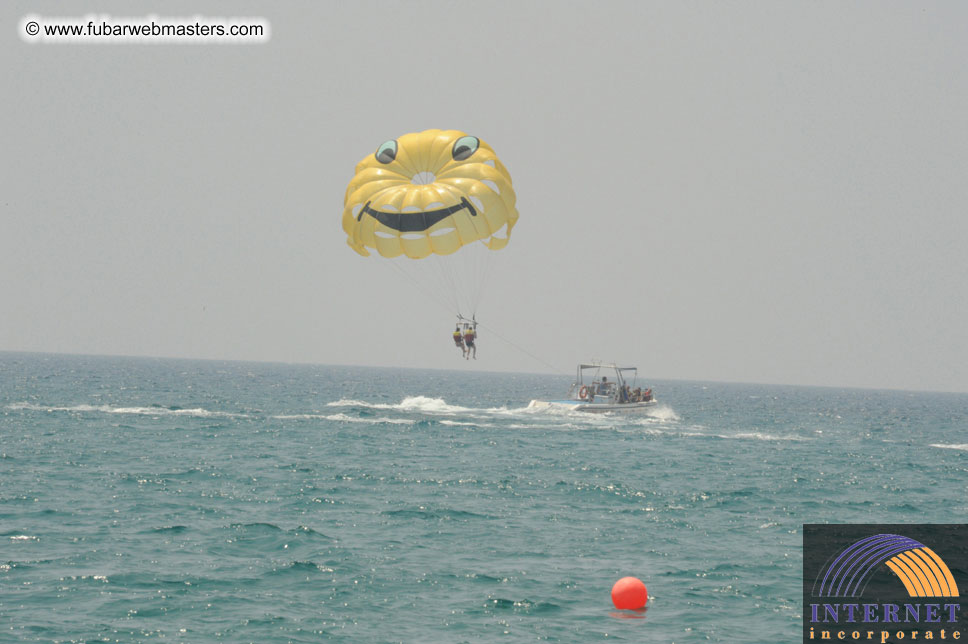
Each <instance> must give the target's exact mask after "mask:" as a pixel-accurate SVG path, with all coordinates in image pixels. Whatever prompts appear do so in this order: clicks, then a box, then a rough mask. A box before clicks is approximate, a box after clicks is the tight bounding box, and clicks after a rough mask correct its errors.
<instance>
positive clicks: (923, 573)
mask: <svg viewBox="0 0 968 644" xmlns="http://www.w3.org/2000/svg"><path fill="white" fill-rule="evenodd" d="M884 563H885V564H887V567H888V568H890V569H891V570H892V571H893V572H894V574H895V575H897V576H898V578H899V579H900V580H901V583H903V584H904V588H905V589H907V591H908V595H910V596H911V597H958V596H959V595H958V584H956V583H955V578H954V577H953V576H952V575H951V571H950V570H949V569H948V566H947V565H946V564H945V562H943V561H942V560H941V557H939V556H938V555H937V554H935V552H934V551H933V550H931V548H928V547H927V546H925V547H923V548H914V549H913V550H908V551H907V552H902V553H900V554H899V555H897V556H895V557H892V558H891V559H888V560H887V561H885V562H884Z"/></svg>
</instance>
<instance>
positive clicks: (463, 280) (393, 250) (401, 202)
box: [343, 130, 518, 317]
mask: <svg viewBox="0 0 968 644" xmlns="http://www.w3.org/2000/svg"><path fill="white" fill-rule="evenodd" d="M514 204H515V195H514V189H513V188H512V187H511V176H510V175H509V174H508V171H507V168H505V167H504V164H502V163H501V161H500V160H499V159H498V158H497V155H495V153H494V150H493V149H491V146H489V145H488V144H487V143H485V142H484V141H482V140H480V139H479V138H477V137H475V136H469V135H468V134H466V133H464V132H461V131H458V130H426V131H424V132H417V133H411V134H404V135H403V136H401V137H399V138H397V139H392V140H390V141H386V142H385V143H383V144H382V145H380V146H379V147H378V148H377V149H376V151H375V152H374V153H372V154H369V155H367V156H366V157H365V158H364V159H363V160H362V161H360V162H359V163H358V164H357V166H356V174H355V176H354V177H353V179H352V180H351V181H350V183H349V185H348V186H347V188H346V196H345V199H344V201H343V230H344V231H345V232H346V236H347V238H346V243H347V244H349V246H350V248H352V249H353V250H355V251H356V252H357V253H359V254H360V255H363V256H365V257H380V258H386V259H387V260H388V263H389V264H390V265H391V266H393V267H394V268H396V269H398V270H400V271H401V272H402V273H403V274H404V275H405V276H407V277H408V278H410V279H411V280H412V281H414V283H415V284H417V285H418V286H421V287H423V288H425V289H430V292H429V293H428V294H430V295H432V296H435V298H436V299H443V300H446V301H447V304H448V307H453V308H452V310H454V311H455V312H456V313H457V315H458V317H462V316H463V315H465V314H469V315H472V316H473V315H474V314H475V313H476V308H477V301H478V300H479V299H480V296H481V291H482V289H483V286H484V282H485V281H486V278H487V270H488V268H489V266H490V261H491V259H490V258H491V254H492V251H496V250H500V249H502V248H504V247H505V246H506V245H507V243H508V241H509V239H510V236H511V230H512V229H513V228H514V225H515V223H517V220H518V211H517V210H516V209H515V205H514ZM373 251H375V253H374V252H373ZM428 275H433V276H436V277H435V278H433V279H429V280H428V279H427V277H428Z"/></svg>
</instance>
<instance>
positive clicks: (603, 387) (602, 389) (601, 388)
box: [598, 376, 608, 394]
mask: <svg viewBox="0 0 968 644" xmlns="http://www.w3.org/2000/svg"><path fill="white" fill-rule="evenodd" d="M598 393H599V394H607V393H608V376H602V382H601V383H599V385H598Z"/></svg>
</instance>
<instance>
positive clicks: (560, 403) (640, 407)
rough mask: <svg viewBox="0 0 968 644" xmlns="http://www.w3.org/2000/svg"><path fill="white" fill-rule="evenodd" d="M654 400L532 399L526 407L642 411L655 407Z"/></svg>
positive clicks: (591, 410) (567, 409)
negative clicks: (622, 401)
mask: <svg viewBox="0 0 968 644" xmlns="http://www.w3.org/2000/svg"><path fill="white" fill-rule="evenodd" d="M655 405H656V401H655V400H650V401H648V402H632V403H611V402H603V403H596V402H585V401H581V400H532V401H531V403H530V404H529V405H528V409H539V410H540V409H549V410H550V409H554V410H565V411H584V412H591V413H606V412H621V413H630V412H631V413H636V412H644V411H646V410H648V409H649V408H650V407H655Z"/></svg>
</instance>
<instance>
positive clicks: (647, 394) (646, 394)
mask: <svg viewBox="0 0 968 644" xmlns="http://www.w3.org/2000/svg"><path fill="white" fill-rule="evenodd" d="M642 402H652V389H646V390H645V391H643V392H642Z"/></svg>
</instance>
